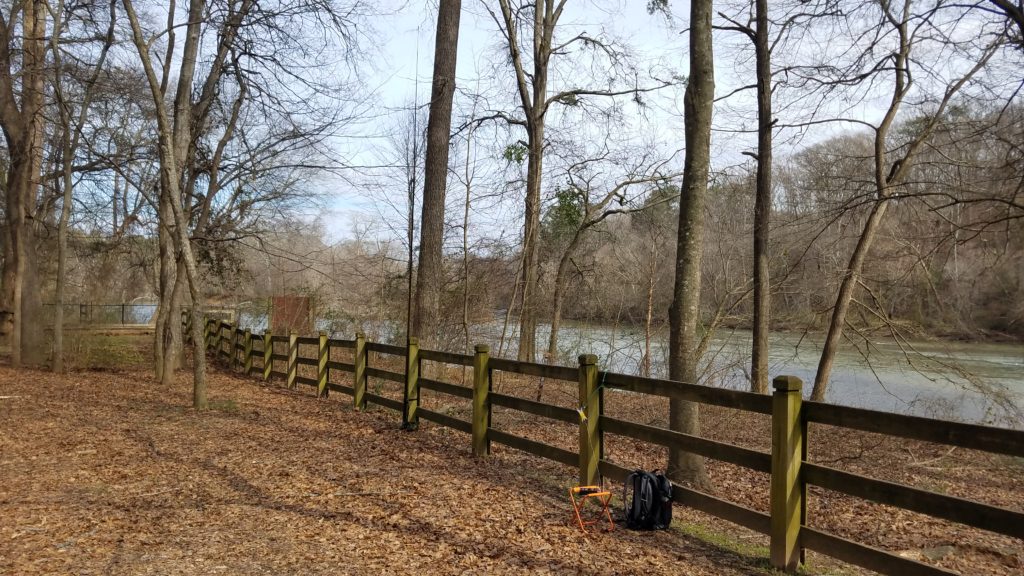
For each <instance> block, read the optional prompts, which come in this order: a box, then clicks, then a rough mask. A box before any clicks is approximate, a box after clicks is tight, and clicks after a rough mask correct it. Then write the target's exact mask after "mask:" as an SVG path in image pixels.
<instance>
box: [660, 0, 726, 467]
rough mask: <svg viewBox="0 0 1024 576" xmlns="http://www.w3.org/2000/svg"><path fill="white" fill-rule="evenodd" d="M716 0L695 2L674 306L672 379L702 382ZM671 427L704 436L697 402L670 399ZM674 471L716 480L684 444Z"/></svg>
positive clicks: (674, 452) (673, 453)
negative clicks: (702, 311) (703, 283)
mask: <svg viewBox="0 0 1024 576" xmlns="http://www.w3.org/2000/svg"><path fill="white" fill-rule="evenodd" d="M711 16H712V3H711V0H691V1H690V52H689V60H690V77H689V80H688V81H687V83H686V93H685V96H684V101H683V104H684V112H685V133H686V156H685V160H684V162H683V182H682V186H681V189H680V196H679V229H678V232H677V233H678V239H677V248H676V265H675V270H676V276H675V289H674V297H673V300H672V306H671V308H670V309H669V323H670V328H669V379H671V380H675V381H678V382H685V383H688V384H695V383H696V381H697V368H698V363H699V360H700V358H699V357H698V356H697V347H698V344H699V341H700V335H699V333H698V325H699V320H700V280H701V253H702V250H703V243H704V203H705V195H706V194H707V190H708V175H709V169H710V164H711V113H712V108H713V106H714V99H715V69H714V53H713V48H712V41H711V36H712V27H711ZM669 427H670V428H671V429H672V430H675V431H677V432H684V433H686V434H692V435H699V433H700V416H699V411H698V408H697V404H695V403H693V402H689V401H685V400H682V399H680V398H672V399H671V400H670V403H669ZM668 469H669V472H670V473H672V475H673V476H674V477H675V478H678V479H680V480H683V481H686V482H690V483H692V484H694V485H697V486H702V487H703V486H706V485H708V484H709V483H710V481H709V479H708V477H707V472H706V471H705V469H704V461H703V459H702V458H700V457H699V456H697V455H695V454H692V453H689V452H686V451H684V450H682V449H679V448H671V449H670V450H669V463H668Z"/></svg>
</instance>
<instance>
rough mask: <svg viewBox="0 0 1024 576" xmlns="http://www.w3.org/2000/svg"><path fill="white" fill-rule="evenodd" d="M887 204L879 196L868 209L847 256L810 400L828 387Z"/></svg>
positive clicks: (819, 399)
mask: <svg viewBox="0 0 1024 576" xmlns="http://www.w3.org/2000/svg"><path fill="white" fill-rule="evenodd" d="M888 205H889V199H888V197H886V198H882V199H881V200H879V201H878V202H876V203H875V205H874V206H872V208H871V214H870V215H869V216H868V220H867V222H865V223H864V230H863V231H862V232H861V235H860V239H859V240H858V241H857V246H856V247H855V248H854V249H853V254H851V255H850V263H849V265H848V266H847V271H846V274H845V275H844V276H843V282H842V283H841V284H840V285H839V293H838V294H837V295H836V304H835V307H834V308H833V309H832V322H831V323H830V324H829V326H828V334H827V335H826V336H825V344H824V346H822V348H821V359H820V360H819V361H818V372H817V374H815V376H814V388H813V389H812V390H811V400H814V401H815V402H823V401H824V400H825V391H826V390H827V389H828V379H829V377H830V376H831V375H832V365H833V364H834V363H835V357H836V352H837V351H838V350H839V340H840V339H842V337H843V327H844V326H845V325H846V315H847V313H848V312H849V311H850V303H851V302H852V301H853V292H854V290H856V288H857V284H858V283H859V282H860V273H861V271H862V270H863V269H864V260H865V258H867V254H868V251H869V250H871V245H872V244H873V243H874V240H875V234H876V233H877V232H878V227H879V225H880V224H881V222H882V217H883V216H885V210H886V207H887V206H888Z"/></svg>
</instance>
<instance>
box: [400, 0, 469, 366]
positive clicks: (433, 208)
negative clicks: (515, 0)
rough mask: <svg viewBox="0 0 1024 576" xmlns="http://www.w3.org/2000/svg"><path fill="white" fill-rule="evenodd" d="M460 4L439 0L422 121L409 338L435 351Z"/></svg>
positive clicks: (442, 263)
mask: <svg viewBox="0 0 1024 576" xmlns="http://www.w3.org/2000/svg"><path fill="white" fill-rule="evenodd" d="M461 12H462V0H441V3H440V5H439V7H438V11H437V32H436V35H435V39H434V78H433V81H432V88H431V94H430V118H429V119H428V120H427V150H426V154H427V158H426V170H425V174H424V180H423V209H422V212H421V216H420V257H419V274H418V278H417V284H416V302H415V308H414V312H413V321H412V335H414V336H419V338H420V342H421V346H434V345H436V339H437V326H438V318H439V316H440V314H441V310H440V306H441V292H442V290H443V288H444V259H443V250H442V249H443V247H444V212H445V191H446V186H447V183H448V148H449V138H450V136H451V126H452V99H453V98H454V96H455V64H456V60H457V56H458V51H459V17H460V15H461Z"/></svg>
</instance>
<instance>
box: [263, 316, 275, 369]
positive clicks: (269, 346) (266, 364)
mask: <svg viewBox="0 0 1024 576" xmlns="http://www.w3.org/2000/svg"><path fill="white" fill-rule="evenodd" d="M273 369H274V333H273V332H271V331H270V330H269V329H267V330H264V331H263V381H264V382H269V381H270V372H271V371H272V370H273Z"/></svg>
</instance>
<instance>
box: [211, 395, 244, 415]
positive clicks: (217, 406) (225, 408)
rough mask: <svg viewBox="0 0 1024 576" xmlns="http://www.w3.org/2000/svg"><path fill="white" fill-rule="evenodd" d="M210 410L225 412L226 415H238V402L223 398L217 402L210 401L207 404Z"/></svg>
mask: <svg viewBox="0 0 1024 576" xmlns="http://www.w3.org/2000/svg"><path fill="white" fill-rule="evenodd" d="M209 409H210V410H216V411H217V412H225V413H228V414H237V413H238V402H236V401H235V400H233V399H231V398H223V399H219V400H211V401H210V403H209Z"/></svg>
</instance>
